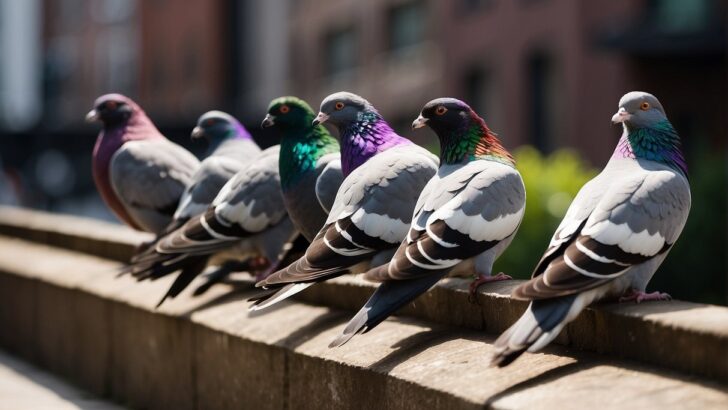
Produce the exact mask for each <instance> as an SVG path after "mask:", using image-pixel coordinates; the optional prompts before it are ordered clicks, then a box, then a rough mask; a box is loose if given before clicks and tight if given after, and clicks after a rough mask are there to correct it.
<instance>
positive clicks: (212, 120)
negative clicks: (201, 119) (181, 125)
mask: <svg viewBox="0 0 728 410" xmlns="http://www.w3.org/2000/svg"><path fill="white" fill-rule="evenodd" d="M213 125H215V120H214V119H213V118H209V119H207V120H205V126H206V127H211V126H213Z"/></svg>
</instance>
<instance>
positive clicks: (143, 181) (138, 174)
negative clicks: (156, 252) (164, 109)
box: [86, 94, 200, 234]
mask: <svg viewBox="0 0 728 410" xmlns="http://www.w3.org/2000/svg"><path fill="white" fill-rule="evenodd" d="M97 120H98V121H101V122H102V123H103V124H104V128H103V129H102V130H101V132H100V133H99V136H98V138H97V140H96V145H95V146H94V151H93V154H92V159H93V163H92V170H93V177H94V182H95V183H96V188H97V189H98V191H99V194H100V195H101V198H102V199H103V200H104V202H105V203H106V205H107V206H108V207H109V208H110V209H111V210H112V211H113V212H114V213H115V214H116V216H118V217H119V219H121V220H122V221H123V222H124V223H126V224H127V225H129V226H131V227H132V228H135V229H139V230H143V231H147V232H152V233H155V234H159V233H161V232H163V230H164V228H165V227H167V226H168V225H169V224H170V222H171V221H172V217H173V215H174V213H175V211H176V209H177V205H178V203H179V200H180V197H181V196H182V194H183V192H184V190H185V188H186V187H187V186H188V185H189V184H190V183H191V182H192V175H193V174H194V172H195V170H196V169H197V167H198V166H199V165H200V162H199V161H198V160H197V158H195V156H194V155H192V153H190V152H189V151H187V150H186V149H184V148H182V147H181V146H179V145H177V144H175V143H173V142H172V141H170V140H168V139H167V138H165V137H164V136H163V135H162V134H161V133H160V132H159V130H157V127H155V126H154V124H153V123H152V121H151V120H150V119H149V117H147V115H146V114H145V113H144V110H142V108H141V107H140V106H139V105H137V104H136V103H135V102H134V101H132V99H131V98H129V97H126V96H123V95H121V94H106V95H103V96H101V97H99V98H98V99H97V100H96V101H95V102H94V108H93V109H92V110H91V111H89V113H88V114H86V121H89V122H91V121H97Z"/></svg>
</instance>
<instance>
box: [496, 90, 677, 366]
mask: <svg viewBox="0 0 728 410" xmlns="http://www.w3.org/2000/svg"><path fill="white" fill-rule="evenodd" d="M612 121H613V122H614V123H621V124H622V129H623V132H622V137H621V138H620V140H619V143H617V148H616V149H615V150H614V154H613V155H612V158H611V159H610V160H609V162H608V163H607V165H606V167H605V168H604V170H603V171H602V172H601V173H600V174H599V175H597V176H596V177H595V178H594V179H592V180H591V181H589V182H587V183H586V185H584V187H582V189H581V190H580V191H579V193H578V194H577V196H576V198H575V199H574V202H572V203H571V206H570V207H569V209H568V211H567V212H566V216H565V217H564V220H563V221H562V222H561V224H560V225H559V227H558V228H557V229H556V233H554V236H553V238H552V239H551V243H550V244H549V246H548V248H547V249H546V252H545V254H544V255H543V257H542V258H541V261H540V262H539V263H538V264H537V265H536V269H535V270H534V272H533V278H532V279H531V280H530V281H528V282H526V283H524V284H522V285H521V286H519V287H518V288H516V289H515V290H514V292H513V297H515V298H517V299H522V300H528V301H531V303H530V304H529V306H528V309H527V310H526V312H525V313H524V314H523V316H521V318H520V319H519V320H518V321H517V322H516V323H515V324H514V325H513V326H511V327H510V328H509V329H508V330H506V331H505V332H504V333H503V334H502V335H501V336H500V337H499V338H498V340H496V342H495V348H496V353H495V355H494V356H493V358H492V362H491V363H492V364H493V365H497V366H506V365H508V364H509V363H511V362H512V361H513V360H515V359H516V358H518V357H519V356H520V355H521V354H523V353H524V352H526V351H529V352H535V351H538V350H540V349H542V348H543V347H544V346H546V345H547V344H548V343H549V342H551V341H552V340H553V339H554V338H555V337H556V336H558V334H559V332H561V329H563V328H564V326H566V324H567V323H569V322H570V321H572V320H574V319H575V318H576V317H577V316H578V314H579V312H581V311H582V310H583V309H584V308H586V307H587V306H588V305H589V304H591V303H592V302H595V301H597V300H601V299H608V298H619V297H621V300H623V301H636V302H641V301H645V300H665V299H669V295H667V294H665V293H660V292H653V293H645V289H646V287H647V284H648V282H649V281H650V279H651V278H652V276H653V275H654V273H655V271H656V270H657V268H658V267H659V266H660V264H661V263H662V261H663V260H664V259H665V257H666V256H667V253H668V252H669V250H670V248H671V247H672V245H673V244H674V243H675V241H676V240H677V238H678V236H680V233H681V232H682V229H683V226H685V222H686V221H687V218H688V212H689V210H690V185H689V184H688V179H687V166H686V163H685V158H684V157H683V153H682V150H681V143H680V137H679V136H678V134H677V132H676V131H675V129H674V128H673V127H672V125H671V124H670V122H669V121H668V119H667V117H666V115H665V110H664V109H663V108H662V104H660V102H659V101H658V100H657V98H655V97H654V96H653V95H651V94H648V93H645V92H637V91H634V92H630V93H628V94H626V95H624V97H622V99H621V100H620V101H619V111H617V113H616V114H614V116H613V117H612Z"/></svg>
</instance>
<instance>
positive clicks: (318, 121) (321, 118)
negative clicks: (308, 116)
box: [311, 112, 329, 126]
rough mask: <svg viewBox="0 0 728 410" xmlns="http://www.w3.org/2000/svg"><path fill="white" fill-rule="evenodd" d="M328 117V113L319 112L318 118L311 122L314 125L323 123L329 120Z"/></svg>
mask: <svg viewBox="0 0 728 410" xmlns="http://www.w3.org/2000/svg"><path fill="white" fill-rule="evenodd" d="M328 119H329V115H328V114H324V113H322V112H319V113H318V115H317V116H316V118H315V119H314V120H313V122H312V123H311V124H313V125H314V126H316V125H319V124H323V123H325V122H326V121H328Z"/></svg>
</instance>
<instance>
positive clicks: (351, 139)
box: [251, 92, 438, 310]
mask: <svg viewBox="0 0 728 410" xmlns="http://www.w3.org/2000/svg"><path fill="white" fill-rule="evenodd" d="M324 121H328V122H330V123H332V124H333V125H335V126H336V127H338V128H339V132H340V140H341V165H342V170H343V171H344V175H345V179H344V182H343V183H342V184H341V188H339V191H338V193H337V195H336V199H335V200H334V204H333V206H332V208H331V212H330V213H329V217H328V218H327V219H326V223H325V224H324V226H323V228H322V229H321V230H320V231H319V233H318V235H317V236H316V238H315V239H314V240H313V242H312V243H311V245H310V246H309V247H308V249H306V253H305V255H304V256H302V257H301V258H300V259H298V260H297V261H296V262H294V263H292V264H291V265H289V266H288V267H286V268H285V269H282V270H280V271H278V272H275V273H274V274H272V275H271V276H269V277H268V278H266V279H265V280H263V281H260V282H258V284H257V286H260V287H264V288H267V289H274V290H276V292H275V293H269V294H266V295H265V296H262V297H260V298H259V299H258V300H256V303H255V304H254V305H253V306H252V307H251V309H254V310H256V309H262V308H264V307H267V306H270V305H272V304H274V303H277V302H279V301H281V300H283V299H285V298H287V297H289V296H291V295H293V294H295V293H297V292H300V291H301V290H303V289H305V288H306V287H308V286H310V285H312V284H314V283H315V282H320V281H324V280H327V279H329V278H333V277H336V276H340V275H342V274H345V273H347V272H349V271H352V272H355V273H356V272H362V271H365V270H366V269H368V268H369V267H370V266H378V265H381V264H382V263H385V262H387V261H388V260H389V258H391V256H392V254H393V252H394V250H395V249H396V247H397V245H399V243H400V242H401V241H402V239H404V237H405V235H407V230H408V228H409V224H410V222H411V220H412V211H413V210H414V207H415V203H416V202H417V198H418V196H419V194H420V192H421V191H422V189H423V188H424V186H425V184H426V183H427V181H429V180H430V178H432V177H433V176H434V175H435V173H436V172H437V166H438V160H437V157H435V156H434V155H432V154H431V153H430V152H428V151H427V150H426V149H424V148H422V147H419V146H417V145H415V144H413V143H412V142H411V141H410V140H408V139H405V138H403V137H401V136H399V135H397V134H396V133H395V132H394V131H393V130H392V128H391V127H390V126H389V124H387V122H386V121H385V120H384V119H383V118H382V116H381V115H380V114H379V112H377V110H376V109H375V108H374V107H373V106H372V105H371V104H370V103H369V102H368V101H366V100H365V99H363V98H362V97H360V96H358V95H355V94H351V93H347V92H340V93H336V94H332V95H330V96H328V97H326V99H324V101H323V102H322V103H321V111H320V112H319V114H318V116H317V117H316V119H315V120H314V124H319V123H321V122H324ZM355 265H358V266H355Z"/></svg>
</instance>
